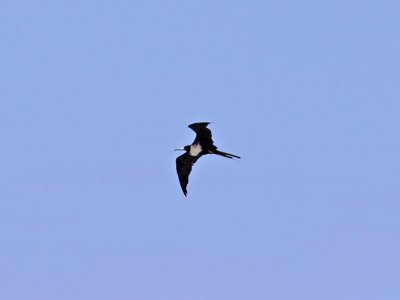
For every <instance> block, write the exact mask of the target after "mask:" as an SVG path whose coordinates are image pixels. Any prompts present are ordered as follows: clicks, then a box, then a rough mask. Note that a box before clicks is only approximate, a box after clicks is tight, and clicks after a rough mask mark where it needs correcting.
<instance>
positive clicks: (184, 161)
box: [176, 152, 198, 196]
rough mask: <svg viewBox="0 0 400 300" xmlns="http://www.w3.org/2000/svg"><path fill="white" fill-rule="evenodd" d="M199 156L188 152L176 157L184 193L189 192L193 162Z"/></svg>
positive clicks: (177, 169) (177, 170)
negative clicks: (188, 186)
mask: <svg viewBox="0 0 400 300" xmlns="http://www.w3.org/2000/svg"><path fill="white" fill-rule="evenodd" d="M197 159H198V158H197V157H193V156H191V155H190V154H189V153H188V152H186V153H184V154H182V155H181V156H178V157H177V158H176V172H177V173H178V177H179V183H180V184H181V188H182V191H183V193H184V194H185V196H186V194H187V190H186V187H187V185H188V183H189V174H190V172H191V171H192V166H193V164H194V163H195V162H196V161H197Z"/></svg>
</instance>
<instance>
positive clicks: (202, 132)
mask: <svg viewBox="0 0 400 300" xmlns="http://www.w3.org/2000/svg"><path fill="white" fill-rule="evenodd" d="M208 124H210V122H200V123H193V124H190V125H189V126H188V127H189V128H190V129H192V130H193V131H194V132H196V138H195V140H194V142H193V144H197V143H200V145H201V146H202V147H203V149H208V148H210V147H211V146H212V145H214V141H213V140H212V134H211V130H210V129H208V128H207V125H208Z"/></svg>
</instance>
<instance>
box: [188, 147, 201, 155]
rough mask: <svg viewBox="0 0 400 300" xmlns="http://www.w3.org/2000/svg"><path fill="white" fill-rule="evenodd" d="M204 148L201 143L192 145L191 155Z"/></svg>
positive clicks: (197, 153)
mask: <svg viewBox="0 0 400 300" xmlns="http://www.w3.org/2000/svg"><path fill="white" fill-rule="evenodd" d="M202 150H203V149H202V148H201V146H200V144H194V145H191V146H190V155H191V156H197V155H199V153H200V152H201V151H202Z"/></svg>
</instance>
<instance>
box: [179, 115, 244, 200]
mask: <svg viewBox="0 0 400 300" xmlns="http://www.w3.org/2000/svg"><path fill="white" fill-rule="evenodd" d="M208 124H210V122H199V123H193V124H190V125H189V126H188V127H189V128H190V129H192V130H193V131H194V132H195V133H196V138H195V139H194V142H193V143H192V144H191V145H188V146H185V147H182V148H178V149H175V150H184V151H186V152H185V153H184V154H182V155H181V156H178V157H177V158H176V171H177V173H178V177H179V183H180V184H181V188H182V191H183V193H184V194H185V196H186V195H187V189H186V188H187V185H188V182H189V174H190V172H191V171H192V166H193V164H194V163H195V162H196V161H197V160H198V159H199V158H200V157H201V156H203V155H207V154H217V155H220V156H223V157H226V158H234V157H235V158H240V156H237V155H234V154H230V153H226V152H222V151H219V150H217V146H215V145H214V142H213V140H212V134H211V130H210V129H208V128H207V125H208Z"/></svg>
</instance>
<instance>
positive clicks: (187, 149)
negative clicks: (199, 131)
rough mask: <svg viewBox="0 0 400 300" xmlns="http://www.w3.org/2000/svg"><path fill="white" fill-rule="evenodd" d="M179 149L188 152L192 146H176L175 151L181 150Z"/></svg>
mask: <svg viewBox="0 0 400 300" xmlns="http://www.w3.org/2000/svg"><path fill="white" fill-rule="evenodd" d="M179 150H182V151H186V152H188V151H190V146H189V145H188V146H185V147H182V148H176V149H175V151H179Z"/></svg>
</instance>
